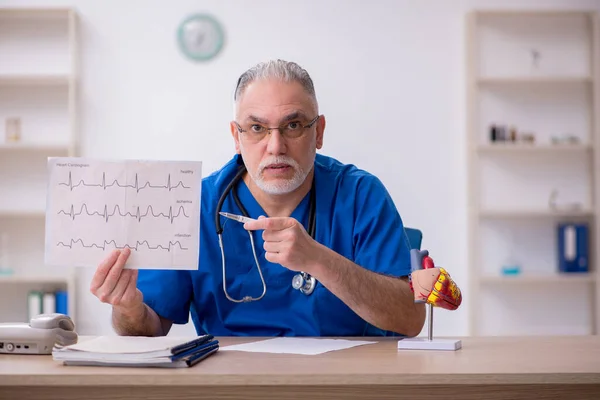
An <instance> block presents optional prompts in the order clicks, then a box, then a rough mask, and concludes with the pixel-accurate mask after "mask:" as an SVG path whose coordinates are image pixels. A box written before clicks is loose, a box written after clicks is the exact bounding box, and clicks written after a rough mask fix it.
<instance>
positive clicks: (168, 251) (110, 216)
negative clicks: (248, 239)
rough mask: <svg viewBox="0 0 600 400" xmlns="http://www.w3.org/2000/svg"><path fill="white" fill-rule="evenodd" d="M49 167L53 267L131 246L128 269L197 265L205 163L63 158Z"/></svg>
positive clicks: (90, 262)
mask: <svg viewBox="0 0 600 400" xmlns="http://www.w3.org/2000/svg"><path fill="white" fill-rule="evenodd" d="M48 172H49V180H48V190H47V202H46V250H45V259H46V264H48V265H59V266H83V267H96V266H97V265H98V264H99V262H100V261H101V260H102V259H103V258H105V257H106V255H108V253H109V252H110V251H112V250H114V249H115V248H118V249H123V248H126V247H128V248H130V249H131V255H130V257H129V260H128V261H127V267H128V268H149V269H152V268H160V269H198V252H199V240H198V237H199V226H200V194H201V193H200V191H201V187H202V163H201V162H199V161H197V162H196V161H190V162H178V161H135V160H125V161H101V160H93V159H86V158H74V157H57V158H49V159H48Z"/></svg>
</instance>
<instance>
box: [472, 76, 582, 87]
mask: <svg viewBox="0 0 600 400" xmlns="http://www.w3.org/2000/svg"><path fill="white" fill-rule="evenodd" d="M477 82H478V83H479V84H481V85H565V84H567V85H568V84H582V83H584V84H591V83H592V82H593V79H592V77H591V76H497V77H479V78H477Z"/></svg>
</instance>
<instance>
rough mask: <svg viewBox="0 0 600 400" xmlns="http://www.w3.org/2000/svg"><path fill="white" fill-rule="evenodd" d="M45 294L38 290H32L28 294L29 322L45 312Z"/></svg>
mask: <svg viewBox="0 0 600 400" xmlns="http://www.w3.org/2000/svg"><path fill="white" fill-rule="evenodd" d="M42 298H43V294H42V292H39V291H37V290H31V291H30V292H29V293H28V294H27V317H28V319H27V322H29V321H31V319H32V318H33V317H35V316H36V315H40V314H41V313H42V311H43V299H42Z"/></svg>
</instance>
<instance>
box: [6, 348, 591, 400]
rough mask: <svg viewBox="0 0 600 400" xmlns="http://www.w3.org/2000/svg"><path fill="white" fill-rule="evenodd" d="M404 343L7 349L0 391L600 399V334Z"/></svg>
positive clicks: (41, 395) (76, 395) (46, 395)
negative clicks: (186, 364) (166, 363)
mask: <svg viewBox="0 0 600 400" xmlns="http://www.w3.org/2000/svg"><path fill="white" fill-rule="evenodd" d="M251 340H256V339H236V338H221V339H220V341H221V346H226V345H228V344H235V343H242V342H248V341H251ZM396 344H397V341H396V340H390V339H382V340H379V341H378V343H377V344H372V345H367V346H359V347H355V348H352V349H348V350H342V351H336V352H330V353H326V354H322V355H316V356H301V355H285V354H261V353H242V352H225V351H223V352H218V353H217V354H215V355H214V356H212V357H210V358H208V359H206V360H204V361H202V362H201V363H200V364H198V365H196V366H195V367H193V368H187V369H148V368H105V367H66V366H63V365H62V364H60V363H59V362H56V361H54V360H53V359H52V357H51V356H26V355H0V398H1V399H13V398H14V399H20V398H24V399H50V398H60V399H104V398H107V399H115V400H118V399H158V398H168V399H183V398H185V399H191V398H197V399H204V398H212V399H225V398H226V399H232V398H238V397H239V398H244V399H283V398H299V399H332V398H343V399H359V398H360V399H405V398H406V399H435V400H440V399H452V398H457V399H461V400H468V399H489V400H493V399H521V398H533V396H535V397H536V398H538V399H545V400H547V399H559V398H573V399H579V400H581V399H596V400H597V399H600V337H598V336H595V337H560V338H516V339H510V338H465V339H463V348H462V349H461V350H459V351H456V352H441V351H438V352H434V351H415V350H400V351H398V350H397V347H396Z"/></svg>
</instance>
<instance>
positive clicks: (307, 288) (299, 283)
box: [215, 164, 317, 303]
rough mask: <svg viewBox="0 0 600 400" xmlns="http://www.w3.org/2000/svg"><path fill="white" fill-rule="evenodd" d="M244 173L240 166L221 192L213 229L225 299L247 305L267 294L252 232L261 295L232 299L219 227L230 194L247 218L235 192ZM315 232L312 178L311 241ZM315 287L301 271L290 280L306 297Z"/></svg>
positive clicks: (309, 227) (242, 166)
mask: <svg viewBox="0 0 600 400" xmlns="http://www.w3.org/2000/svg"><path fill="white" fill-rule="evenodd" d="M245 172H246V166H245V165H244V164H242V165H241V166H240V168H239V170H238V171H237V172H236V174H235V176H234V177H233V179H232V180H231V182H229V184H228V185H227V187H226V188H225V190H224V191H223V194H221V197H220V198H219V201H218V202H217V210H216V212H215V227H216V230H217V236H218V238H219V247H220V249H221V260H222V271H223V292H224V293H225V297H227V299H228V300H230V301H232V302H234V303H247V302H251V301H257V300H260V299H262V298H263V297H264V295H265V294H266V292H267V285H266V283H265V279H264V276H263V273H262V269H261V267H260V263H259V262H258V257H257V256H256V249H255V246H254V238H253V236H252V232H250V231H249V232H248V235H249V236H250V243H251V246H252V255H253V256H254V262H255V263H256V267H257V269H258V274H259V275H260V280H261V282H262V285H263V291H262V294H261V295H260V296H259V297H252V296H244V297H243V298H242V299H234V298H232V297H231V296H230V295H229V293H228V292H227V280H226V276H227V274H226V266H225V250H224V248H223V238H222V233H223V227H222V225H221V217H220V214H219V212H221V209H222V207H223V203H224V202H225V199H226V198H227V195H228V194H229V193H230V192H232V197H233V200H234V201H235V204H236V205H237V207H238V208H239V209H240V211H241V212H242V215H244V216H245V217H247V216H248V212H247V211H246V208H245V207H244V205H243V204H242V202H241V201H240V199H239V196H238V195H237V190H236V186H235V185H236V184H237V183H238V181H239V180H240V179H241V178H242V175H243V174H244V173H245ZM315 231H316V191H315V178H314V177H313V181H312V187H311V193H310V203H309V209H308V233H309V235H310V236H311V237H312V238H313V239H314V238H315ZM316 286H317V280H316V279H315V278H314V277H313V276H311V275H309V274H308V273H306V272H303V271H301V272H300V273H298V274H296V275H294V277H293V279H292V287H293V288H294V289H298V290H299V291H300V292H301V293H303V294H305V295H307V296H308V295H310V294H312V292H313V291H314V290H315V287H316Z"/></svg>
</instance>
